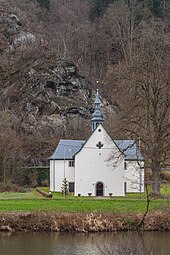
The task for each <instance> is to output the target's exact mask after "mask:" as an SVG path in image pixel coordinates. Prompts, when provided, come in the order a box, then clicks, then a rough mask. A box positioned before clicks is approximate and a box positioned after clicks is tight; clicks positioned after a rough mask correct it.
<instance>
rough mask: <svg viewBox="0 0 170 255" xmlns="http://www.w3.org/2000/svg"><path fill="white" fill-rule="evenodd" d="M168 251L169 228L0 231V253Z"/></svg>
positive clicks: (60, 254) (57, 254) (83, 254)
mask: <svg viewBox="0 0 170 255" xmlns="http://www.w3.org/2000/svg"><path fill="white" fill-rule="evenodd" d="M100 254H101V255H102V254H103V255H111V254H112V255H121V254H122V255H143V254H145V255H149V254H150V255H151V254H152V255H158V254H159V255H169V254H170V233H169V232H145V233H143V234H140V233H137V232H129V233H128V232H118V233H97V234H96V233H95V234H89V233H88V234H80V233H78V234H73V233H71V234H70V233H63V234H59V233H12V234H11V233H2V232H0V255H100Z"/></svg>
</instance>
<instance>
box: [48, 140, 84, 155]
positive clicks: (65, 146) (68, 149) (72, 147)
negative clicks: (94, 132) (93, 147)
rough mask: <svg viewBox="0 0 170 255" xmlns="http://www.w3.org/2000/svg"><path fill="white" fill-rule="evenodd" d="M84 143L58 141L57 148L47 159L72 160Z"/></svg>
mask: <svg viewBox="0 0 170 255" xmlns="http://www.w3.org/2000/svg"><path fill="white" fill-rule="evenodd" d="M85 142H86V141H83V140H60V142H59V144H58V146H57V148H56V149H55V151H54V153H53V154H52V156H51V157H50V158H49V159H73V158H74V155H75V154H76V153H77V152H78V151H79V150H80V149H81V148H82V146H83V145H84V144H85Z"/></svg>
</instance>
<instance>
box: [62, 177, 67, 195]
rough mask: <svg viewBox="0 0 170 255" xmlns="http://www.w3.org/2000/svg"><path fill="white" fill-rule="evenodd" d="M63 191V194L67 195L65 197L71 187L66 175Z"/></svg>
mask: <svg viewBox="0 0 170 255" xmlns="http://www.w3.org/2000/svg"><path fill="white" fill-rule="evenodd" d="M61 192H62V194H63V196H65V197H66V196H67V195H68V192H69V189H68V181H67V179H66V177H65V178H64V180H63V183H62V187H61Z"/></svg>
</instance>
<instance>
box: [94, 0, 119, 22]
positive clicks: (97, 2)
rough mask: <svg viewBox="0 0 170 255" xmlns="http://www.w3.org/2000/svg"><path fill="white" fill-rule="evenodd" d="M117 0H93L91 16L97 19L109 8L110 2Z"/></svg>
mask: <svg viewBox="0 0 170 255" xmlns="http://www.w3.org/2000/svg"><path fill="white" fill-rule="evenodd" d="M114 1H116V0H93V1H92V8H91V13H90V15H91V18H92V19H95V18H97V17H100V16H102V15H103V13H104V11H105V10H106V9H107V7H108V6H109V4H111V3H113V2H114Z"/></svg>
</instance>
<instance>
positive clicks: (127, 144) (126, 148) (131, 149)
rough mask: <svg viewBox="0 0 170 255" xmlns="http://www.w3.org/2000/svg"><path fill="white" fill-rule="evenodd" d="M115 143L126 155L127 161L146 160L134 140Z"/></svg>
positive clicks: (116, 141)
mask: <svg viewBox="0 0 170 255" xmlns="http://www.w3.org/2000/svg"><path fill="white" fill-rule="evenodd" d="M114 142H115V143H116V145H117V146H118V148H119V149H120V150H121V151H122V152H123V153H124V154H125V159H126V160H144V158H143V157H142V155H141V153H140V151H139V147H138V146H137V144H136V142H135V141H134V140H114Z"/></svg>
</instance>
